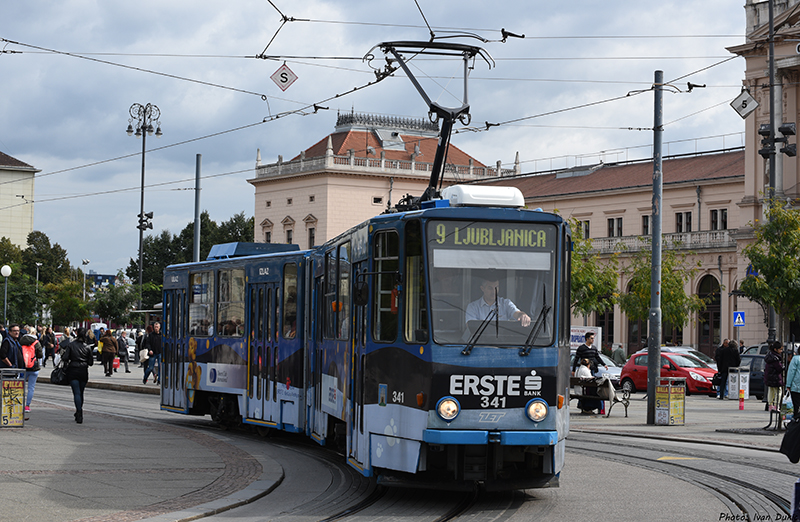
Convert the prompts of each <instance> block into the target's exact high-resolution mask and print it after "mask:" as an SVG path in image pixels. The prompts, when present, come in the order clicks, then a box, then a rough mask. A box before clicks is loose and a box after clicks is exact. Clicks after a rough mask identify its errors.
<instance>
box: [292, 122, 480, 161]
mask: <svg viewBox="0 0 800 522" xmlns="http://www.w3.org/2000/svg"><path fill="white" fill-rule="evenodd" d="M328 138H331V144H332V146H333V154H334V155H335V156H346V155H347V154H348V151H349V150H351V149H352V150H353V151H354V152H355V155H356V156H358V157H365V156H373V155H374V157H375V158H380V157H381V152H385V154H386V159H387V160H401V161H410V160H411V159H412V155H413V154H414V153H415V152H416V158H417V161H422V162H427V163H433V160H434V158H435V157H436V148H437V146H438V144H439V133H438V130H437V128H436V125H435V124H432V123H429V122H425V121H423V120H410V119H404V118H391V117H385V116H374V115H366V114H340V115H339V117H338V119H337V125H336V131H334V133H333V134H330V135H328V136H325V137H324V138H322V139H321V140H319V141H318V142H317V143H315V144H314V145H312V146H311V147H309V148H307V149H306V150H305V151H304V152H305V157H306V159H309V158H319V157H322V156H325V151H326V150H327V147H328ZM297 159H300V156H299V155H298V156H295V157H294V158H293V159H292V160H297ZM470 159H471V160H472V161H473V166H475V167H485V166H486V165H484V164H483V163H481V162H479V161H478V160H476V159H475V158H473V157H472V156H470V155H469V154H467V153H465V152H464V151H462V150H461V149H459V148H458V147H456V146H454V145H453V144H450V145H449V146H448V150H447V164H452V165H462V166H468V165H469V161H470Z"/></svg>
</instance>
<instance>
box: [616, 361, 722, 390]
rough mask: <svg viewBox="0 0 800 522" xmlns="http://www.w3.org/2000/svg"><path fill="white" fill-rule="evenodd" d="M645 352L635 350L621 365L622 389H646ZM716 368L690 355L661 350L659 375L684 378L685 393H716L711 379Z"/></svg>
mask: <svg viewBox="0 0 800 522" xmlns="http://www.w3.org/2000/svg"><path fill="white" fill-rule="evenodd" d="M647 359H648V354H647V353H641V352H637V353H635V354H633V355H632V356H631V358H630V359H628V362H627V363H625V366H623V367H622V375H621V378H622V389H623V390H628V391H629V392H631V393H633V392H635V391H638V390H642V391H644V390H647ZM715 373H717V371H716V370H714V369H712V368H710V367H709V366H708V365H707V364H706V363H704V362H703V361H701V360H700V359H697V358H696V357H693V356H691V355H684V354H681V353H670V352H662V354H661V376H662V377H683V378H685V379H686V394H687V395H689V394H692V393H706V394H708V395H711V396H714V395H716V393H715V391H714V387H713V386H712V384H711V380H712V379H713V378H714V374H715Z"/></svg>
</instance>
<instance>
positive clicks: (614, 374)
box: [569, 352, 622, 389]
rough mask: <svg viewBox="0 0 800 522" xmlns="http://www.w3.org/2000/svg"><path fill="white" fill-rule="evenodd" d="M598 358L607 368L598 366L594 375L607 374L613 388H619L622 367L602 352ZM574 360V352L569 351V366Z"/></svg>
mask: <svg viewBox="0 0 800 522" xmlns="http://www.w3.org/2000/svg"><path fill="white" fill-rule="evenodd" d="M600 359H602V360H603V363H605V364H606V366H608V369H605V368H598V370H597V374H595V376H596V377H602V376H603V375H606V376H608V378H609V380H610V381H611V384H613V385H614V388H617V389H619V387H620V386H621V384H620V374H621V373H622V368H620V367H619V366H617V364H616V363H615V362H614V361H613V360H612V359H611V357H608V356H607V355H606V354H604V353H601V354H600ZM574 362H575V352H570V354H569V367H570V368H572V363H574Z"/></svg>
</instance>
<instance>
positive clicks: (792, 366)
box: [786, 352, 800, 419]
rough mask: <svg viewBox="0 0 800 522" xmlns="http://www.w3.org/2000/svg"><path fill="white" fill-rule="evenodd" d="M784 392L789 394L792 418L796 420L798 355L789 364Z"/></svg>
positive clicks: (799, 399)
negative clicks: (792, 411) (792, 409)
mask: <svg viewBox="0 0 800 522" xmlns="http://www.w3.org/2000/svg"><path fill="white" fill-rule="evenodd" d="M789 355H791V352H790V353H789ZM786 391H788V392H790V393H791V396H792V406H793V407H794V418H795V419H797V418H798V416H797V415H798V413H800V354H797V353H796V354H794V357H792V360H791V361H790V362H789V368H788V369H787V370H786Z"/></svg>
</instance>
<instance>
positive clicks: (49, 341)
mask: <svg viewBox="0 0 800 522" xmlns="http://www.w3.org/2000/svg"><path fill="white" fill-rule="evenodd" d="M39 342H40V343H42V347H43V348H44V360H43V361H42V368H47V359H49V358H52V359H53V364H55V357H56V334H54V333H53V329H52V328H51V327H49V326H48V327H47V329H46V330H45V331H44V335H42V338H41V339H39Z"/></svg>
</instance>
